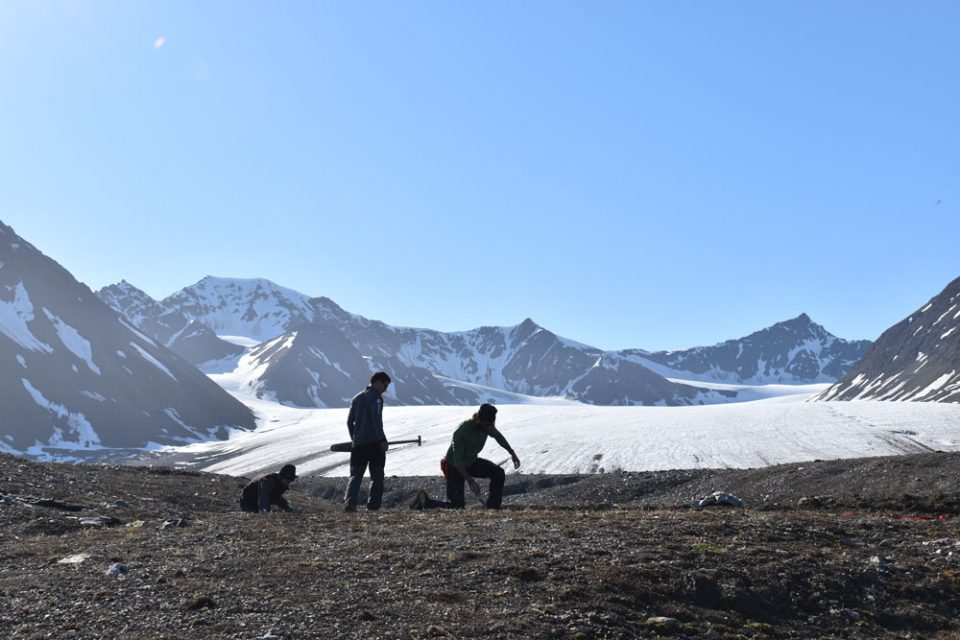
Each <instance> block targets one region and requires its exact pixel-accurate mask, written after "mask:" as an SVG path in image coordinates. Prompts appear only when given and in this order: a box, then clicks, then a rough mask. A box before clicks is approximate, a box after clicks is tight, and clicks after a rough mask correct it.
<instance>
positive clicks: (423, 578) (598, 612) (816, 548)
mask: <svg viewBox="0 0 960 640" xmlns="http://www.w3.org/2000/svg"><path fill="white" fill-rule="evenodd" d="M958 462H960V454H945V453H944V454H923V455H916V456H904V457H891V458H873V459H863V460H846V461H830V462H814V463H806V464H800V465H782V466H778V467H769V468H765V469H756V470H696V471H664V472H655V473H638V474H597V475H590V476H526V475H519V474H518V475H511V476H508V479H507V486H508V495H507V497H506V499H505V502H504V504H505V508H504V509H503V510H501V511H488V510H484V509H480V508H470V509H467V510H465V511H459V512H454V511H445V510H444V511H440V510H438V511H429V512H417V511H411V510H409V509H408V508H407V504H408V503H409V502H410V501H411V500H412V498H413V496H414V494H415V492H416V490H417V489H419V488H420V487H421V486H423V487H425V488H427V489H428V490H429V491H430V492H431V493H432V494H434V495H439V494H440V493H441V491H442V484H441V482H440V480H439V479H438V478H388V479H387V495H386V498H385V508H384V509H383V510H381V511H379V512H366V511H364V510H362V509H361V510H360V512H358V513H354V514H346V513H343V512H342V510H341V505H340V503H339V500H340V495H341V492H342V489H343V485H344V484H345V479H342V478H341V479H323V478H301V479H299V480H298V481H297V482H296V483H295V484H294V486H293V488H292V489H291V491H290V492H289V493H288V497H289V499H290V501H291V503H292V504H293V505H294V506H295V508H296V512H295V513H290V514H287V513H272V514H261V515H254V514H242V513H239V512H237V511H236V499H237V497H238V495H239V490H240V488H241V487H242V486H243V484H244V483H245V479H242V478H232V477H228V476H217V475H211V474H202V473H195V472H184V471H176V470H171V469H168V468H142V467H141V468H133V467H117V466H99V465H58V464H41V463H34V462H28V461H24V460H21V459H18V458H14V457H11V456H6V455H2V454H0V495H3V496H6V498H5V499H3V500H2V504H0V536H2V537H0V605H2V606H0V637H15V638H244V639H251V640H252V639H254V638H270V637H271V636H272V637H274V638H284V639H294V638H427V637H447V638H570V639H593V638H637V637H671V638H673V637H675V638H683V637H688V638H821V637H822V638H878V637H880V638H883V637H887V638H906V637H913V638H955V637H960V564H958V562H957V556H958V554H960V531H958V527H957V524H958V522H960V521H958V520H957V515H958V501H957V495H958V478H960V476H958V470H960V467H958ZM717 490H722V491H727V492H730V493H733V494H736V495H737V496H739V497H740V498H742V499H743V500H744V501H745V503H746V507H745V508H742V509H738V508H720V507H718V508H710V509H703V510H697V509H694V508H692V507H691V504H692V502H693V501H694V500H695V499H697V498H700V497H703V496H705V495H708V494H710V493H712V492H713V491H717ZM38 498H41V499H46V500H47V502H39V503H38V502H37V501H36V499H38ZM93 516H101V517H102V518H101V520H100V521H98V522H94V521H86V522H84V521H83V520H81V518H84V517H93ZM165 525H166V526H165ZM178 525H179V526H178ZM117 564H121V565H123V567H124V569H125V571H122V570H121V569H119V568H117V569H115V571H116V572H118V575H116V576H109V575H106V573H107V572H108V570H109V569H110V568H111V567H114V565H117Z"/></svg>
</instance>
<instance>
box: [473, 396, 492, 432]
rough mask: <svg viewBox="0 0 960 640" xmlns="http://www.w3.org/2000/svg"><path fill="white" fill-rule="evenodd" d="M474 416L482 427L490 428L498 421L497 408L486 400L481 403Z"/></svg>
mask: <svg viewBox="0 0 960 640" xmlns="http://www.w3.org/2000/svg"><path fill="white" fill-rule="evenodd" d="M473 417H474V420H476V422H477V424H479V425H480V426H481V427H482V428H484V429H489V428H490V427H492V426H493V425H494V423H496V421H497V408H496V407H495V406H493V405H492V404H490V403H489V402H485V403H483V404H482V405H480V409H479V410H478V411H477V412H476V413H475V414H474V416H473Z"/></svg>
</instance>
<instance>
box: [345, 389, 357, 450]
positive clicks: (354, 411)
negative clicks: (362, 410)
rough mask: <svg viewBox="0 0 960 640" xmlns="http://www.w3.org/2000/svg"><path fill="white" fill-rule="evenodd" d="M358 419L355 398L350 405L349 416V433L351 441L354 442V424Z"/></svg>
mask: <svg viewBox="0 0 960 640" xmlns="http://www.w3.org/2000/svg"><path fill="white" fill-rule="evenodd" d="M356 418H357V400H356V398H354V400H353V402H351V403H350V413H348V414H347V431H349V432H350V439H351V440H353V423H354V421H355V420H356Z"/></svg>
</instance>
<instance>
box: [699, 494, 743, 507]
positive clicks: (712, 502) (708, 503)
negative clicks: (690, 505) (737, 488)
mask: <svg viewBox="0 0 960 640" xmlns="http://www.w3.org/2000/svg"><path fill="white" fill-rule="evenodd" d="M724 506H726V507H743V500H741V499H740V498H738V497H737V496H735V495H733V494H732V493H727V492H726V491H714V492H713V493H712V494H710V495H709V496H707V497H706V498H703V499H702V500H700V502H698V503H697V508H698V509H703V508H704V507H724Z"/></svg>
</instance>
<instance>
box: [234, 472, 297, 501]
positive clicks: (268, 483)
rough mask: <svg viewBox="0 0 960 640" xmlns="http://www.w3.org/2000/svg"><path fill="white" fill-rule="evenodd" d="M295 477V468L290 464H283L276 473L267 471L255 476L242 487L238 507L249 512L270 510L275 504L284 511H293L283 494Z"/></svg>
mask: <svg viewBox="0 0 960 640" xmlns="http://www.w3.org/2000/svg"><path fill="white" fill-rule="evenodd" d="M296 479H297V468H296V467H295V466H293V465H292V464H285V465H283V468H281V469H280V471H279V472H278V473H267V474H264V475H262V476H257V477H256V478H254V479H253V480H251V481H250V484H248V485H247V486H246V487H244V488H243V495H241V496H240V509H241V510H243V511H247V512H250V513H258V512H261V511H270V508H271V507H272V506H273V505H277V506H278V507H280V508H281V509H283V510H284V511H293V509H292V508H291V507H290V503H289V502H287V500H286V498H284V497H283V494H284V493H285V492H286V490H287V489H289V488H290V483H291V482H293V481H294V480H296Z"/></svg>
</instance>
